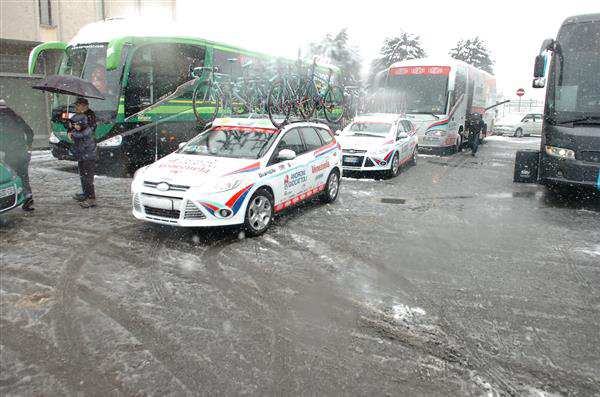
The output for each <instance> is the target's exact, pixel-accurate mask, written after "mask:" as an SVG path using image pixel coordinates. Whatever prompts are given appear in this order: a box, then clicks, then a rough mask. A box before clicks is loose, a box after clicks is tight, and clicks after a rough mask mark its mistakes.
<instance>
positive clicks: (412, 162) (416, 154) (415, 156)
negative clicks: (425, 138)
mask: <svg viewBox="0 0 600 397" xmlns="http://www.w3.org/2000/svg"><path fill="white" fill-rule="evenodd" d="M418 158H419V151H418V150H417V147H416V146H415V150H413V154H412V158H411V159H410V165H412V166H415V165H417V159H418Z"/></svg>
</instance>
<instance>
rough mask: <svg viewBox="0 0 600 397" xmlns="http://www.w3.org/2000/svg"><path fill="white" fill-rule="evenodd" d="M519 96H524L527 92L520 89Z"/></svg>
mask: <svg viewBox="0 0 600 397" xmlns="http://www.w3.org/2000/svg"><path fill="white" fill-rule="evenodd" d="M517 95H518V96H523V95H525V90H524V89H522V88H519V89H518V90H517Z"/></svg>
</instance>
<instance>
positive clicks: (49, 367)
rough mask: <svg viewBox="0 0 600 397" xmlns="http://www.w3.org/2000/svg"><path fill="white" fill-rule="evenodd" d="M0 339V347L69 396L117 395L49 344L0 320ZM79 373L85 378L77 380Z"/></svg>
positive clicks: (20, 328)
mask: <svg viewBox="0 0 600 397" xmlns="http://www.w3.org/2000/svg"><path fill="white" fill-rule="evenodd" d="M0 335H2V341H1V343H2V345H4V346H6V347H8V348H9V349H10V350H12V351H13V352H15V353H16V354H17V355H18V356H19V357H20V358H21V360H23V361H24V362H26V363H28V364H30V365H35V366H37V367H39V368H41V369H43V370H44V371H45V372H46V373H48V374H50V375H52V376H53V377H54V378H55V379H56V380H57V381H59V382H60V383H61V384H63V385H64V386H65V387H67V388H69V389H71V390H72V391H73V392H76V393H82V394H83V395H86V396H111V395H116V394H117V393H116V391H115V390H111V388H110V387H108V386H107V385H106V384H98V381H99V382H102V383H105V382H104V381H102V380H101V379H98V378H97V376H96V375H97V374H96V373H95V371H92V372H91V373H90V372H87V368H82V367H80V366H79V365H78V363H77V362H73V361H71V360H70V359H69V357H68V356H65V354H64V351H62V350H60V349H57V348H55V347H54V346H53V345H52V343H51V342H49V341H47V340H44V339H42V338H40V337H39V336H37V335H36V334H35V333H33V332H30V331H29V330H27V329H24V328H22V327H19V326H17V325H16V324H14V323H12V322H10V321H7V320H4V319H0ZM82 372H85V375H86V376H85V378H83V377H82V376H81V374H82ZM90 377H93V378H92V379H90ZM126 394H127V393H126ZM128 395H129V394H128Z"/></svg>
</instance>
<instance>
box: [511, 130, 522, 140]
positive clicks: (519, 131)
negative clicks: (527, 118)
mask: <svg viewBox="0 0 600 397" xmlns="http://www.w3.org/2000/svg"><path fill="white" fill-rule="evenodd" d="M513 136H514V137H517V138H522V137H523V130H522V129H520V128H517V129H516V131H515V134H514V135H513Z"/></svg>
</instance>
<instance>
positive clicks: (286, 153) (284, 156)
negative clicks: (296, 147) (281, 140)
mask: <svg viewBox="0 0 600 397" xmlns="http://www.w3.org/2000/svg"><path fill="white" fill-rule="evenodd" d="M295 158H296V152H294V151H293V150H290V149H283V150H281V151H280V152H279V153H278V154H277V160H284V161H285V160H293V159H295Z"/></svg>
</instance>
